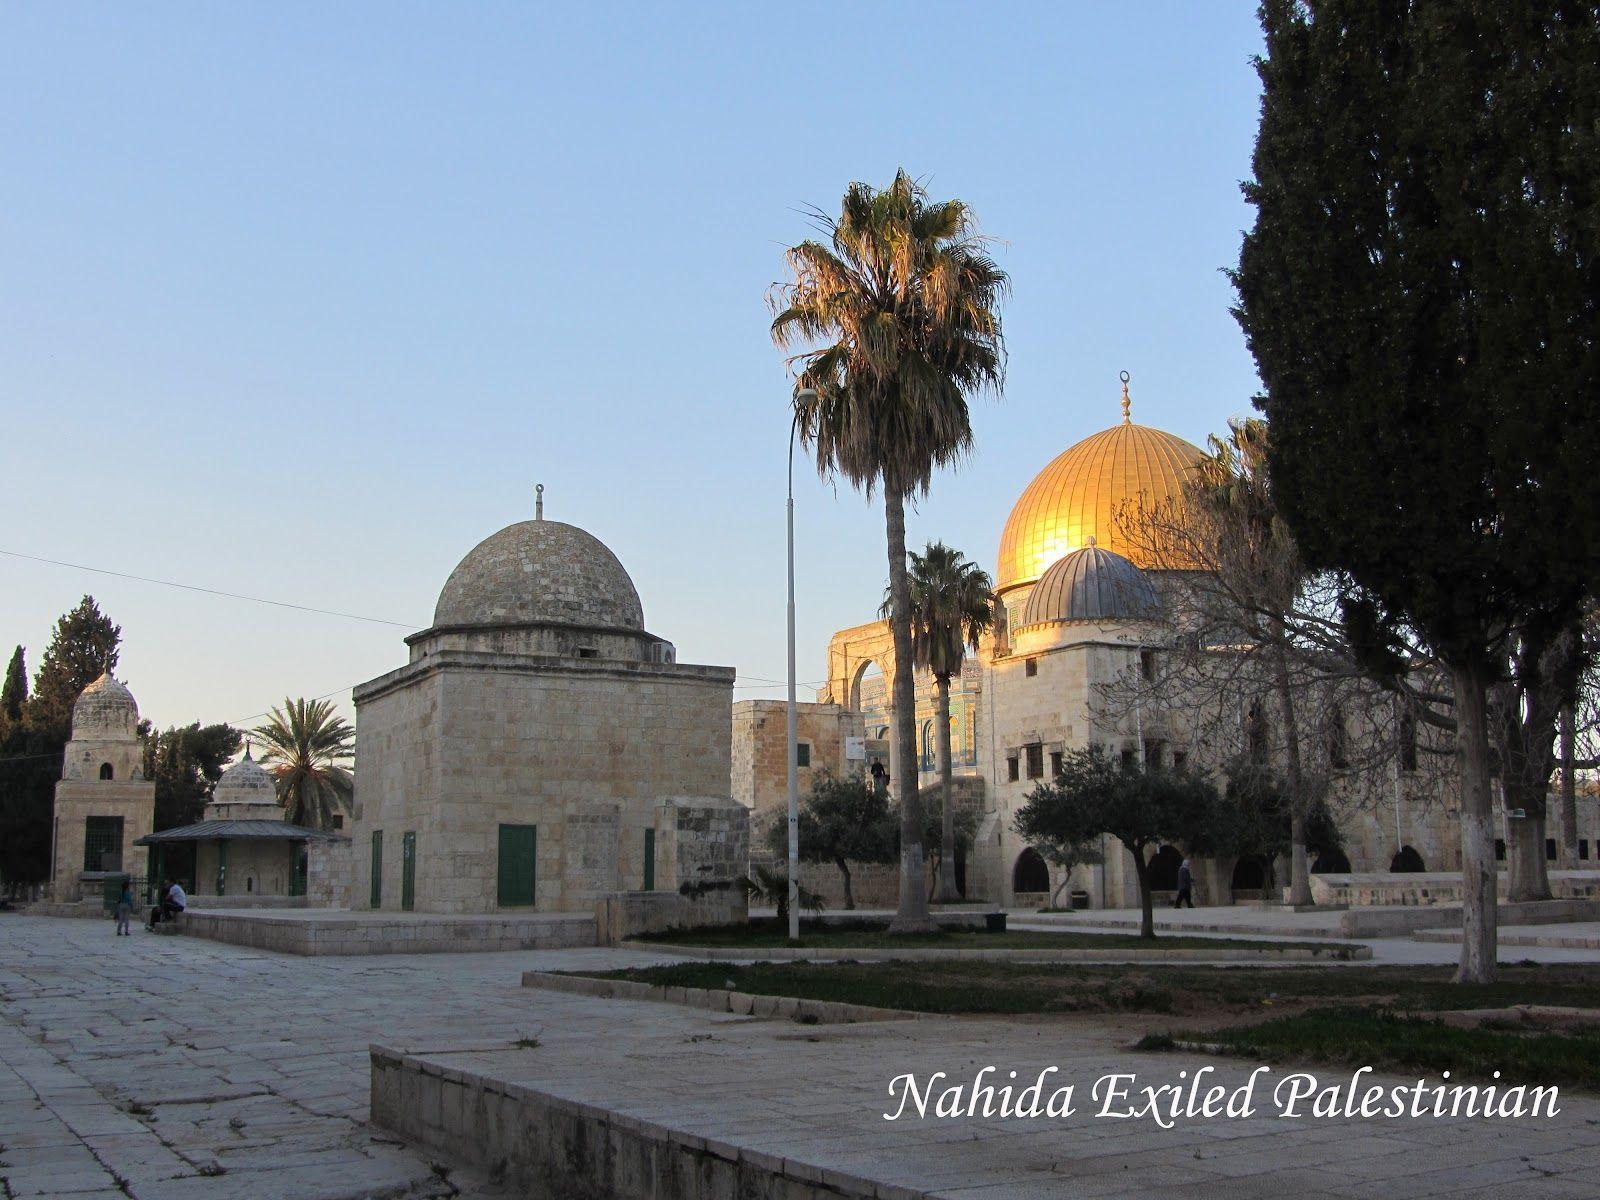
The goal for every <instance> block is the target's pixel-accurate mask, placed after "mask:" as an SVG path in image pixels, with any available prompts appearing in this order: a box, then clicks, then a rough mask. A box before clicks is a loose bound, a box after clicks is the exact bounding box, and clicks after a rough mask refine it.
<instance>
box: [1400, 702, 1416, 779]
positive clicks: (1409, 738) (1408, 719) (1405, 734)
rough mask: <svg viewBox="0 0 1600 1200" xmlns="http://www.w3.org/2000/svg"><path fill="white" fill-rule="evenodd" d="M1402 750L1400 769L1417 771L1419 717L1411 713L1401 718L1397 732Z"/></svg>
mask: <svg viewBox="0 0 1600 1200" xmlns="http://www.w3.org/2000/svg"><path fill="white" fill-rule="evenodd" d="M1396 736H1397V740H1398V741H1399V743H1400V745H1399V751H1400V769H1401V770H1402V771H1415V770H1416V769H1417V719H1416V718H1415V717H1413V716H1412V715H1411V714H1410V713H1405V714H1403V715H1402V716H1401V718H1400V728H1399V731H1398V733H1397V735H1396Z"/></svg>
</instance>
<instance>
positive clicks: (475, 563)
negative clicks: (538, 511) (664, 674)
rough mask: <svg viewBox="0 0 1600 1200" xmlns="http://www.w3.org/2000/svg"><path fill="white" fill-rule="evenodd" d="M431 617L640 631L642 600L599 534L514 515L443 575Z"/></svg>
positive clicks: (440, 623) (442, 621) (444, 621)
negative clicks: (446, 576) (514, 518)
mask: <svg viewBox="0 0 1600 1200" xmlns="http://www.w3.org/2000/svg"><path fill="white" fill-rule="evenodd" d="M433 623H434V626H435V627H436V628H448V627H451V626H463V625H465V626H493V625H531V624H560V625H584V626H590V627H595V628H602V629H628V630H642V629H643V628H644V606H643V605H642V604H640V602H639V593H638V590H637V589H636V588H635V587H634V586H633V580H632V579H630V578H629V577H628V572H627V571H626V570H625V569H624V568H623V566H622V563H621V562H619V561H618V559H617V556H616V555H615V554H613V553H612V552H611V550H610V549H609V548H608V547H607V546H606V544H605V543H604V542H602V541H601V540H600V539H599V538H597V537H595V536H594V535H593V534H591V533H587V532H585V531H584V530H582V529H579V528H578V527H577V526H576V525H568V524H565V523H564V522H561V521H545V520H534V521H519V522H518V523H517V524H515V525H508V526H506V527H505V528H504V529H502V530H500V532H498V533H495V534H492V535H490V536H489V537H487V538H485V539H484V540H483V541H481V542H479V543H478V544H477V545H476V546H474V547H473V548H472V550H471V552H470V553H469V554H468V555H467V556H466V557H465V558H463V559H462V560H461V563H460V565H458V566H457V567H456V569H455V570H454V571H452V572H451V573H450V578H449V579H448V580H447V581H446V583H445V585H444V590H443V591H442V592H440V593H439V603H438V606H437V607H436V608H435V609H434V614H433Z"/></svg>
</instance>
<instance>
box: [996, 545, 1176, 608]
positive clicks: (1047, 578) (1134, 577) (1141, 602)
mask: <svg viewBox="0 0 1600 1200" xmlns="http://www.w3.org/2000/svg"><path fill="white" fill-rule="evenodd" d="M1094 540H1095V539H1094V538H1093V537H1092V536H1091V537H1090V538H1089V543H1090V544H1089V545H1087V546H1085V547H1084V548H1083V549H1082V550H1074V551H1073V552H1072V553H1071V554H1068V555H1067V556H1066V557H1065V558H1060V559H1057V560H1056V561H1055V562H1054V563H1052V564H1051V565H1050V568H1049V570H1047V571H1046V572H1045V573H1044V575H1043V577H1042V578H1041V579H1040V580H1039V582H1038V583H1037V584H1035V585H1034V588H1033V591H1031V592H1029V593H1028V603H1027V605H1026V606H1025V607H1024V608H1023V611H1022V626H1023V627H1026V626H1029V625H1043V624H1046V623H1047V622H1051V621H1137V620H1147V619H1149V618H1151V617H1153V616H1155V614H1156V611H1157V609H1158V607H1159V603H1160V602H1159V601H1158V599H1157V597H1156V589H1155V587H1154V586H1153V585H1152V584H1151V583H1150V578H1149V576H1147V575H1146V574H1145V573H1144V572H1143V571H1141V570H1140V569H1139V568H1138V567H1136V566H1134V564H1133V563H1131V562H1129V561H1128V560H1127V559H1126V558H1124V557H1123V556H1122V555H1120V554H1117V553H1114V552H1113V551H1110V550H1105V549H1102V548H1101V547H1099V546H1097V545H1095V544H1094Z"/></svg>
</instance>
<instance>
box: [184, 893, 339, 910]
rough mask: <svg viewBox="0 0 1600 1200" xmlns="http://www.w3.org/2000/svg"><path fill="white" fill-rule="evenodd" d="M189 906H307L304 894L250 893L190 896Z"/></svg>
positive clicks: (231, 907)
mask: <svg viewBox="0 0 1600 1200" xmlns="http://www.w3.org/2000/svg"><path fill="white" fill-rule="evenodd" d="M189 907H190V908H208V909H219V910H223V911H232V910H235V909H241V908H249V909H258V908H309V907H310V905H309V904H308V903H307V902H306V897H304V896H263V895H261V894H259V893H251V894H248V895H243V896H190V897H189Z"/></svg>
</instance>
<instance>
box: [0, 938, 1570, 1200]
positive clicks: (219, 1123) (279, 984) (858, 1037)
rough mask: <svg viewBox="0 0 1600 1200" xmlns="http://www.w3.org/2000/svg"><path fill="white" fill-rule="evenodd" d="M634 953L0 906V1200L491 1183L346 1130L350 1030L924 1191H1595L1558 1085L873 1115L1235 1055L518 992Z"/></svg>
mask: <svg viewBox="0 0 1600 1200" xmlns="http://www.w3.org/2000/svg"><path fill="white" fill-rule="evenodd" d="M1419 951H1421V952H1423V953H1427V954H1429V955H1433V956H1437V957H1438V958H1440V959H1443V958H1445V957H1447V956H1448V955H1449V953H1450V948H1449V947H1447V946H1440V945H1433V946H1426V947H1421V946H1419ZM1543 953H1547V954H1550V955H1552V956H1553V957H1557V956H1559V957H1564V953H1560V952H1557V951H1544V952H1543ZM1566 953H1570V952H1566ZM1518 956H1519V957H1520V956H1521V955H1520V951H1519V955H1518ZM644 961H648V959H647V957H646V956H644V955H641V954H639V953H637V952H631V951H615V950H599V949H592V950H591V949H584V950H553V951H526V952H509V953H494V954H452V955H434V956H409V955H396V956H385V957H381V958H373V957H361V958H313V959H307V958H296V957H290V956H286V955H280V954H275V953H271V952H266V951H260V950H252V949H248V948H245V947H238V946H230V945H223V944H218V943H211V942H206V941H202V940H199V939H195V938H188V937H161V938H158V937H153V936H149V935H144V934H140V935H137V936H135V937H133V938H121V939H119V938H115V937H113V936H112V934H111V927H110V923H109V922H100V921H69V920H52V919H49V918H39V917H26V916H15V915H6V916H0V1012H3V1016H4V1020H3V1021H0V1063H3V1067H0V1145H3V1146H4V1150H3V1151H0V1162H3V1163H4V1164H5V1165H4V1166H3V1167H0V1177H3V1178H4V1179H5V1180H6V1183H5V1185H4V1188H5V1190H4V1191H3V1192H0V1195H5V1196H8V1197H23V1196H49V1195H72V1196H80V1197H93V1198H97V1200H98V1198H99V1197H105V1198H106V1200H110V1198H111V1197H133V1198H135V1200H168V1198H172V1200H189V1198H191V1197H218V1198H229V1200H232V1198H239V1200H245V1198H249V1200H256V1198H267V1197H284V1198H291V1197H292V1198H297V1200H298V1198H302V1197H303V1198H307V1200H321V1198H333V1197H346V1196H349V1197H355V1196H419V1197H420V1196H428V1197H446V1196H458V1195H459V1196H468V1197H492V1196H500V1195H503V1194H504V1193H503V1191H502V1190H501V1189H498V1188H497V1187H496V1186H495V1185H494V1184H493V1183H492V1182H491V1181H489V1180H488V1179H486V1178H485V1177H483V1176H482V1175H481V1174H479V1173H477V1172H475V1171H474V1170H471V1169H468V1168H467V1167H465V1166H463V1165H461V1164H459V1163H448V1162H435V1161H430V1158H429V1156H427V1155H426V1154H423V1153H420V1152H418V1151H416V1150H413V1149H411V1148H409V1147H407V1146H405V1145H402V1144H400V1143H399V1142H398V1140H397V1139H395V1138H394V1137H393V1136H391V1135H389V1134H387V1133H385V1132H384V1131H382V1130H375V1129H372V1128H370V1127H369V1126H368V1124H367V1122H366V1117H367V1112H368V1081H369V1059H368V1046H369V1044H370V1043H373V1042H381V1043H383V1044H385V1045H388V1046H393V1047H397V1048H401V1049H405V1050H407V1051H410V1052H413V1053H416V1054H419V1055H426V1056H429V1057H436V1058H439V1059H442V1060H444V1061H448V1062H452V1063H455V1064H457V1065H459V1066H461V1067H463V1068H464V1069H473V1070H481V1069H493V1070H496V1071H498V1072H500V1073H501V1074H503V1075H505V1076H506V1077H509V1078H514V1079H516V1080H518V1081H520V1082H525V1083H527V1084H528V1085H529V1086H532V1087H538V1088H540V1089H543V1090H544V1091H546V1092H549V1093H553V1094H556V1095H560V1096H562V1097H565V1098H569V1099H572V1100H577V1101H582V1102H584V1103H590V1104H602V1105H606V1106H608V1107H610V1108H613V1109H615V1110H616V1111H619V1112H623V1113H627V1114H630V1115H633V1116H637V1117H639V1118H642V1119H650V1120H654V1121H658V1122H665V1123H669V1124H674V1125H678V1126H681V1127H683V1128H686V1129H692V1130H694V1131H695V1132H697V1133H699V1134H700V1135H702V1136H704V1137H706V1138H715V1139H719V1140H721V1141H723V1142H726V1143H730V1144H734V1145H739V1146H750V1147H758V1148H761V1149H762V1150H764V1151H765V1152H767V1153H781V1154H783V1155H784V1156H785V1157H787V1158H790V1159H793V1160H796V1161H801V1162H807V1163H815V1164H816V1165H817V1166H818V1167H825V1168H829V1169H834V1170H838V1171H841V1172H850V1173H856V1174H866V1175H869V1176H870V1177H872V1178H875V1179H883V1180H885V1181H887V1182H891V1183H894V1184H896V1185H898V1186H901V1187H907V1188H917V1189H926V1190H927V1191H928V1192H930V1193H932V1194H936V1195H938V1196H941V1197H949V1198H950V1200H1012V1198H1016V1200H1031V1198H1034V1197H1061V1198H1063V1200H1065V1198H1067V1197H1084V1196H1141V1195H1172V1194H1185V1195H1218V1196H1226V1197H1227V1198H1228V1200H1248V1198H1250V1197H1257V1196H1259V1197H1268V1196H1271V1197H1273V1198H1274V1200H1277V1198H1279V1197H1282V1196H1286V1195H1292V1196H1295V1197H1297V1198H1299V1197H1327V1196H1341V1197H1373V1198H1378V1197H1383V1198H1385V1200H1407V1198H1412V1197H1428V1196H1452V1197H1474V1196H1482V1197H1490V1196H1494V1197H1504V1196H1513V1197H1520V1196H1527V1197H1552V1198H1555V1197H1572V1198H1579V1197H1587V1198H1592V1197H1594V1196H1595V1195H1596V1194H1597V1192H1600V1187H1597V1185H1596V1182H1595V1180H1596V1179H1597V1178H1600V1102H1596V1101H1595V1100H1592V1099H1587V1098H1579V1097H1576V1096H1572V1095H1564V1096H1563V1097H1562V1102H1561V1103H1562V1110H1563V1111H1562V1112H1561V1114H1560V1115H1559V1116H1557V1117H1555V1118H1540V1119H1525V1120H1522V1121H1504V1122H1483V1121H1469V1120H1464V1119H1455V1120H1451V1119H1442V1120H1434V1119H1421V1120H1410V1119H1403V1120H1381V1119H1380V1120H1373V1121H1368V1122H1361V1121H1354V1120H1345V1119H1284V1118H1277V1117H1270V1116H1266V1115H1263V1116H1259V1117H1256V1118H1252V1119H1246V1120H1238V1121H1230V1120H1221V1119H1218V1120H1209V1121H1208V1120H1204V1119H1199V1118H1197V1119H1195V1120H1184V1121H1179V1122H1178V1123H1177V1124H1176V1126H1175V1127H1174V1128H1172V1129H1161V1128H1159V1127H1158V1126H1156V1125H1155V1124H1154V1123H1152V1122H1151V1121H1149V1120H1143V1119H1131V1120H1104V1119H1088V1118H1087V1117H1086V1116H1083V1115H1080V1116H1078V1117H1075V1118H1072V1119H1069V1120H1066V1121H1050V1120H1044V1119H1041V1120H1038V1121H1017V1120H1002V1119H999V1118H988V1119H985V1118H983V1117H981V1116H980V1117H977V1118H959V1119H949V1120H935V1119H933V1118H931V1117H930V1118H929V1119H928V1120H926V1121H917V1120H908V1119H902V1120H901V1121H899V1122H886V1121H884V1120H883V1119H882V1117H881V1114H882V1113H883V1111H884V1110H885V1108H886V1106H887V1105H888V1083H889V1081H890V1080H891V1079H892V1078H893V1077H894V1076H895V1075H897V1074H900V1073H902V1072H905V1071H916V1072H920V1073H923V1074H926V1073H928V1072H931V1071H935V1070H944V1071H947V1072H950V1073H951V1075H952V1076H953V1077H955V1078H961V1077H962V1076H963V1075H964V1074H965V1075H966V1076H967V1077H969V1078H970V1074H971V1073H972V1072H973V1071H975V1070H976V1069H977V1068H978V1067H979V1066H981V1065H986V1064H991V1063H992V1064H995V1065H996V1066H998V1067H999V1068H1000V1069H1001V1071H1002V1072H1004V1071H1006V1070H1009V1069H1016V1070H1018V1072H1019V1075H1020V1076H1022V1077H1024V1078H1031V1072H1033V1071H1036V1070H1037V1069H1039V1068H1040V1067H1042V1066H1045V1065H1054V1066H1057V1067H1058V1068H1059V1069H1060V1073H1061V1076H1062V1078H1064V1079H1067V1080H1069V1081H1071V1080H1076V1081H1081V1082H1084V1083H1087V1082H1088V1081H1091V1080H1092V1079H1094V1078H1096V1077H1098V1076H1100V1075H1103V1074H1106V1073H1108V1072H1113V1071H1138V1072H1140V1073H1141V1075H1145V1076H1147V1077H1151V1078H1155V1077H1159V1078H1161V1079H1165V1078H1168V1077H1173V1078H1175V1077H1176V1076H1177V1073H1178V1072H1179V1071H1180V1070H1189V1071H1192V1070H1194V1069H1196V1068H1198V1067H1200V1066H1203V1065H1211V1066H1214V1067H1216V1068H1217V1069H1218V1075H1219V1077H1220V1078H1221V1080H1222V1082H1224V1083H1236V1082H1240V1081H1242V1080H1243V1079H1244V1078H1245V1076H1246V1074H1247V1073H1248V1070H1249V1066H1250V1064H1243V1063H1238V1062H1235V1061H1231V1060H1226V1059H1202V1058H1198V1057H1195V1058H1190V1057H1185V1056H1181V1055H1160V1056H1152V1055H1139V1054H1131V1053H1129V1052H1127V1051H1124V1050H1122V1049H1120V1048H1119V1046H1118V1044H1117V1039H1116V1038H1115V1037H1114V1036H1113V1034H1112V1032H1111V1031H1110V1030H1108V1028H1107V1027H1106V1026H1105V1024H1103V1023H1099V1022H1095V1021H1089V1020H1075V1019H1070V1018H1053V1019H1050V1020H1035V1021H1016V1020H923V1021H906V1022H893V1023H887V1024H878V1025H854V1026H799V1025H795V1024H792V1023H789V1022H773V1021H750V1020H746V1019H741V1018H734V1017H730V1016H728V1015H727V1014H723V1015H722V1016H720V1017H719V1016H716V1015H713V1014H710V1013H707V1012H705V1011H700V1010H695V1009H690V1008H684V1007H680V1006H677V1005H670V1004H651V1003H639V1002H627V1001H596V1000H593V999H588V998H584V997H577V996H570V995H565V994H560V993H554V992H546V991H539V990H535V989H524V988H522V987H521V986H519V982H518V981H519V977H520V973H521V972H522V971H523V970H525V969H530V968H541V969H569V968H576V967H583V966H593V967H598V966H620V965H625V964H637V963H641V962H644ZM1334 969H1359V968H1334ZM518 1042H523V1043H525V1044H524V1046H523V1047H522V1048H519V1047H518V1046H517V1043H518ZM527 1042H536V1043H537V1045H536V1046H531V1047H529V1046H527V1045H526V1043H527ZM1319 1075H1323V1076H1325V1077H1327V1078H1328V1079H1329V1080H1333V1079H1337V1078H1346V1077H1347V1076H1348V1072H1345V1073H1343V1074H1341V1073H1340V1072H1338V1071H1335V1070H1331V1069H1325V1070H1323V1071H1319Z"/></svg>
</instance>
